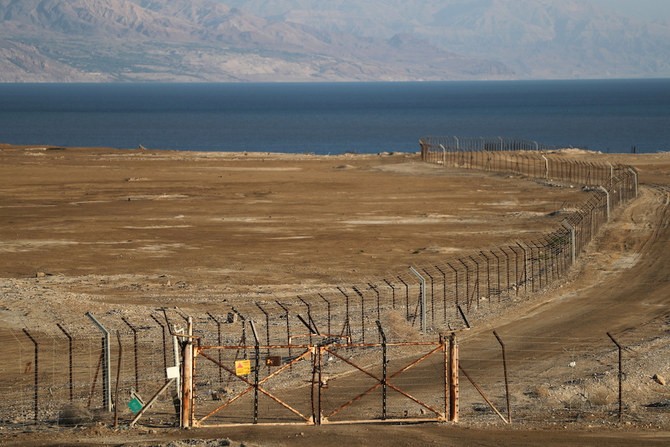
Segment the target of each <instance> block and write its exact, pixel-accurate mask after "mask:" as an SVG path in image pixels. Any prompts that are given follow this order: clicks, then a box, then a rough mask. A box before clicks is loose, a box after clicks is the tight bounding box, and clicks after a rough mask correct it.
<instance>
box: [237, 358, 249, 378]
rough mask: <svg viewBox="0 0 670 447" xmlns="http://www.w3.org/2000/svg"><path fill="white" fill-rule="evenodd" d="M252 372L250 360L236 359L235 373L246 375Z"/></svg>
mask: <svg viewBox="0 0 670 447" xmlns="http://www.w3.org/2000/svg"><path fill="white" fill-rule="evenodd" d="M250 372H251V362H250V361H249V360H236V361H235V374H237V375H238V376H246V375H247V374H249V373H250Z"/></svg>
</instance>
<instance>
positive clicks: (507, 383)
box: [493, 331, 512, 424]
mask: <svg viewBox="0 0 670 447" xmlns="http://www.w3.org/2000/svg"><path fill="white" fill-rule="evenodd" d="M493 335H495V337H496V338H497V339H498V343H500V347H501V348H502V358H503V371H504V372H505V397H506V398H507V419H508V422H509V423H510V424H511V423H512V407H511V405H510V403H509V380H508V378H507V353H506V351H505V343H503V341H502V340H501V338H500V337H499V336H498V333H497V332H496V331H493Z"/></svg>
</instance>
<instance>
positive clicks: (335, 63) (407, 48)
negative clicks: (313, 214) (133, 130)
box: [0, 0, 670, 82]
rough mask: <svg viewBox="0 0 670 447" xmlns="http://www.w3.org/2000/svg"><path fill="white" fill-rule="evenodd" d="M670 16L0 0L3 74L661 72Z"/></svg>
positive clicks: (528, 4) (448, 6) (582, 9)
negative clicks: (645, 18)
mask: <svg viewBox="0 0 670 447" xmlns="http://www.w3.org/2000/svg"><path fill="white" fill-rule="evenodd" d="M668 54H670V25H669V24H668V23H667V22H660V21H659V22H653V23H647V22H641V21H636V20H633V19H629V18H626V17H622V16H619V15H616V14H613V13H609V12H606V11H600V10H597V9H595V8H594V7H592V6H590V5H589V4H588V2H587V1H572V0H564V1H559V0H504V1H503V0H469V1H465V0H425V1H424V0H357V1H354V0H329V1H327V2H324V1H319V0H293V1H290V0H221V1H219V0H0V82H97V81H104V82H109V81H171V82H172V81H184V82H190V81H410V80H412V81H416V80H455V79H528V78H607V77H668V76H670V58H668V57H667V55H668Z"/></svg>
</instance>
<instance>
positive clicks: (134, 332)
mask: <svg viewBox="0 0 670 447" xmlns="http://www.w3.org/2000/svg"><path fill="white" fill-rule="evenodd" d="M121 320H123V322H124V323H126V326H128V327H129V328H130V330H131V331H133V343H134V349H135V391H137V392H138V393H139V392H140V379H139V368H138V364H137V329H135V327H134V326H133V325H132V324H130V323H129V322H128V320H126V318H125V317H123V316H122V317H121Z"/></svg>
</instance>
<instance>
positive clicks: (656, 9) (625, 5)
mask: <svg viewBox="0 0 670 447" xmlns="http://www.w3.org/2000/svg"><path fill="white" fill-rule="evenodd" d="M591 2H592V3H593V4H594V5H597V6H600V7H602V8H607V9H613V10H615V11H618V12H622V13H624V14H626V15H628V16H631V17H636V18H639V19H645V20H654V19H664V20H670V0H591Z"/></svg>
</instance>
